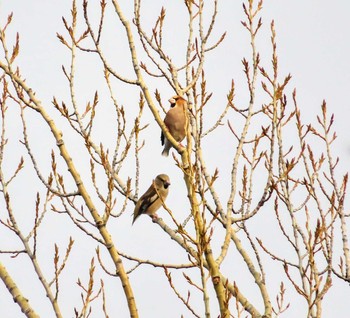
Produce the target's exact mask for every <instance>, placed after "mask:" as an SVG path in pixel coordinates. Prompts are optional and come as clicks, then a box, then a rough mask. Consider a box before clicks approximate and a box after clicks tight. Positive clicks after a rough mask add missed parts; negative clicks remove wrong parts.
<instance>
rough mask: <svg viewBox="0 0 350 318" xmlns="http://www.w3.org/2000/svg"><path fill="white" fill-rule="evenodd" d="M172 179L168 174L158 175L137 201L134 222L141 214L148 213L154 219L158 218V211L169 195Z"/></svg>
mask: <svg viewBox="0 0 350 318" xmlns="http://www.w3.org/2000/svg"><path fill="white" fill-rule="evenodd" d="M169 186H170V179H169V177H168V176H167V175H166V174H160V175H158V176H157V177H156V178H155V179H154V180H153V181H152V184H151V186H150V187H149V188H148V190H147V191H146V192H145V193H144V194H143V195H142V196H141V198H140V199H139V200H138V201H137V203H136V206H135V210H134V218H133V220H132V224H134V222H135V220H136V219H137V218H138V217H139V216H140V215H141V214H148V215H150V216H151V217H152V219H155V218H157V215H156V212H157V210H158V209H159V208H160V207H161V206H162V203H163V202H164V201H165V199H166V197H167V196H168V192H169Z"/></svg>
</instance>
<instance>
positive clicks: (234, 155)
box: [0, 0, 350, 318]
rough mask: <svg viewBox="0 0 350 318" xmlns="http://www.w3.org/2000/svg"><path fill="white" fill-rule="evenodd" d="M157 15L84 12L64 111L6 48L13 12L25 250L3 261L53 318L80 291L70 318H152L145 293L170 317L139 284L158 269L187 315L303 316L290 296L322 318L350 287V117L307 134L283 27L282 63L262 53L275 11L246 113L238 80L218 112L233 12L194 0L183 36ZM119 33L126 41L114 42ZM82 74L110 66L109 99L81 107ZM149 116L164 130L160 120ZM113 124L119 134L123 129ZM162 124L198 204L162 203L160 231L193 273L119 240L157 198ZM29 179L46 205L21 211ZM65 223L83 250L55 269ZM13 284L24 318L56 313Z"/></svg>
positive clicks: (5, 79) (326, 121) (9, 184)
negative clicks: (74, 272)
mask: <svg viewBox="0 0 350 318" xmlns="http://www.w3.org/2000/svg"><path fill="white" fill-rule="evenodd" d="M143 5H145V4H143V3H142V2H141V1H140V0H135V1H134V2H133V3H128V4H122V3H120V2H119V1H117V0H111V1H109V2H107V1H105V0H101V1H100V3H99V4H97V3H96V2H92V1H91V3H90V2H88V1H87V0H84V1H83V2H82V3H81V4H78V3H77V1H75V0H72V7H71V12H70V16H69V17H64V18H63V25H64V27H65V30H66V32H65V33H64V34H59V33H58V34H57V37H58V39H59V41H60V42H61V43H62V45H63V46H64V47H65V49H66V50H67V52H68V53H69V56H70V62H69V65H64V66H62V72H63V74H64V77H65V79H66V82H67V87H68V89H69V97H68V99H66V100H65V98H63V97H62V98H60V97H59V96H54V97H53V99H52V104H44V103H43V102H42V101H41V99H40V92H39V91H38V92H36V91H35V87H32V86H31V84H30V82H29V81H27V80H26V75H25V74H22V72H21V65H19V64H17V58H18V56H19V54H20V40H19V36H18V35H17V37H16V38H15V39H11V38H10V39H9V38H7V36H6V35H7V32H8V28H10V24H11V22H12V20H13V19H12V14H10V15H9V17H8V19H7V22H5V24H3V25H2V26H1V32H0V41H1V45H2V58H1V60H0V68H1V70H2V74H1V89H2V96H1V99H0V101H1V141H0V182H1V193H2V206H3V211H2V212H1V214H0V216H1V219H0V221H1V231H2V233H4V234H3V235H6V236H9V237H11V238H12V239H11V240H13V242H15V243H14V244H13V245H7V244H1V245H0V249H1V259H3V260H6V264H23V265H21V266H23V267H24V266H28V267H29V269H27V271H29V272H30V273H31V274H30V276H34V277H35V280H36V281H37V282H38V284H39V285H40V286H41V287H40V288H41V289H42V288H43V289H44V291H45V292H44V294H42V297H43V298H45V296H47V298H48V300H49V303H50V305H51V308H47V310H48V311H49V312H50V314H45V315H46V316H49V315H50V316H56V317H64V316H66V314H65V313H64V311H63V310H62V301H61V298H62V297H67V295H69V294H70V292H71V290H72V286H76V289H77V291H78V293H80V295H81V299H80V302H79V303H76V304H74V305H73V306H72V308H70V309H69V310H70V311H69V315H70V316H72V313H74V315H75V317H96V315H97V316H99V317H102V316H105V317H114V316H115V315H114V314H113V312H114V311H113V310H111V309H110V308H114V307H110V306H111V304H109V302H108V301H107V299H108V298H109V299H112V300H113V302H115V303H118V307H120V306H124V304H125V307H127V312H128V313H129V315H130V317H139V316H143V315H142V312H138V298H137V297H136V296H135V291H137V294H139V295H140V294H142V295H143V297H149V301H154V305H156V304H157V303H159V300H157V297H151V295H147V291H145V288H144V289H142V286H139V285H138V284H137V281H136V282H135V281H134V280H133V279H132V277H133V275H135V274H136V273H137V272H141V273H142V271H145V268H146V267H147V266H152V267H154V268H157V271H156V275H157V277H160V278H162V279H163V280H164V281H165V282H167V284H168V286H169V287H170V289H171V290H172V292H173V293H174V295H175V297H176V298H177V302H176V304H174V306H180V305H181V306H183V310H184V311H185V313H186V317H187V316H194V317H207V318H208V317H218V316H220V317H255V318H256V317H283V316H284V314H288V310H289V307H290V304H289V301H288V299H286V288H288V289H289V290H290V291H291V293H293V295H294V296H295V297H299V298H301V299H303V300H304V302H305V305H306V306H305V308H306V312H305V316H306V317H321V316H322V300H323V298H324V296H325V295H326V293H327V292H328V291H329V289H330V288H331V286H332V280H334V279H337V280H338V279H340V280H344V281H346V282H349V281H350V256H349V243H348V237H347V233H348V230H347V217H348V214H347V212H346V209H345V207H344V205H345V194H346V187H347V181H348V176H347V175H345V176H343V177H339V176H337V171H336V168H337V164H338V162H339V160H338V159H335V158H334V157H333V155H332V149H331V147H332V143H333V142H334V140H335V139H336V135H335V132H334V129H333V124H334V118H333V115H329V113H328V112H327V106H326V102H324V103H323V104H322V106H321V111H320V115H318V116H317V117H316V123H315V124H305V123H304V122H303V120H302V115H301V110H300V107H299V105H298V100H297V93H296V90H295V89H294V90H292V89H291V88H290V87H289V86H290V84H289V82H290V79H291V75H289V74H286V75H283V74H280V71H279V61H278V51H277V44H276V31H275V26H274V22H273V21H272V22H271V23H270V35H271V48H272V56H271V57H269V60H270V61H271V62H270V64H268V63H266V64H265V65H263V63H262V62H261V55H260V53H259V48H258V47H257V43H256V39H257V37H258V36H259V35H260V33H259V32H260V30H261V28H262V17H261V15H262V5H263V3H262V1H259V2H257V1H254V0H248V1H245V2H244V4H243V12H244V15H245V19H244V21H242V26H243V28H245V29H246V32H247V35H248V37H247V39H248V41H249V43H250V46H251V47H250V51H251V53H250V56H247V57H246V58H244V59H243V60H242V64H243V71H244V74H245V78H246V90H247V93H248V96H249V98H248V100H247V102H246V103H245V104H243V103H242V101H239V102H237V101H236V100H235V82H234V80H232V82H231V83H229V84H230V89H229V90H228V92H227V96H226V102H225V104H224V105H215V109H214V110H213V107H214V105H212V104H213V102H212V100H213V99H212V96H213V94H212V92H210V91H209V88H208V87H207V86H208V85H207V77H206V76H207V73H206V61H207V59H208V58H209V57H210V56H212V55H213V56H215V50H216V49H217V48H218V47H220V45H221V44H222V42H223V41H224V40H225V35H226V33H225V32H223V33H222V34H221V35H219V36H218V35H217V34H218V33H217V32H216V31H215V26H216V23H217V14H218V1H217V0H214V1H212V3H210V5H209V4H208V3H207V2H206V3H205V2H204V1H203V0H198V1H192V0H185V1H184V3H183V12H184V13H186V14H184V15H183V17H182V18H183V20H182V21H181V20H179V19H178V20H177V22H178V23H179V25H176V26H175V25H174V21H173V20H171V19H170V18H168V16H167V11H166V8H163V7H162V8H161V10H160V13H159V15H158V16H157V18H156V20H155V21H154V24H153V25H152V26H151V27H150V25H149V23H148V22H144V20H145V19H149V18H148V17H147V15H146V14H145V13H144V11H143V9H144V7H143ZM124 7H125V8H124ZM98 10H99V11H98ZM96 12H99V14H98V15H97V14H96ZM111 16H112V17H113V18H111ZM116 21H117V22H118V32H120V33H118V35H119V34H120V37H119V36H118V37H117V38H116V39H115V38H110V37H106V35H105V34H106V32H107V30H108V28H110V27H113V28H115V25H114V23H115V22H116ZM168 21H169V22H168ZM174 27H178V28H185V29H186V38H184V39H185V40H183V43H182V44H183V46H182V47H181V48H176V50H174V49H173V48H172V47H171V45H170V44H169V43H170V42H171V28H174ZM227 31H229V30H227ZM107 34H110V33H107ZM114 40H115V41H116V42H117V44H116V45H117V46H119V47H120V48H121V49H123V50H125V48H127V50H128V52H129V58H128V60H127V61H123V60H121V59H118V58H116V56H115V54H111V52H110V50H109V49H108V47H109V46H110V45H111V43H110V42H111V41H114ZM12 43H13V44H12ZM176 51H177V52H176ZM266 56H267V55H266ZM266 56H265V57H266ZM84 59H86V60H84ZM88 59H90V60H88ZM80 60H82V61H83V63H84V68H86V69H85V72H89V65H90V64H89V63H90V62H91V61H92V62H91V63H92V64H93V65H94V66H95V67H96V65H97V67H98V68H99V70H100V72H101V73H102V74H103V80H104V82H103V84H101V86H103V88H101V89H100V90H101V91H102V92H101V91H98V90H96V91H93V92H91V91H84V94H85V98H86V96H92V97H91V100H89V101H88V102H86V103H85V102H82V100H81V98H80V97H79V96H77V95H78V92H79V86H80V83H79V79H81V77H79V70H80V68H79V63H80ZM264 60H265V59H264ZM267 60H268V59H267ZM86 61H89V62H86ZM125 64H128V67H129V70H127V71H126V70H125V69H124V66H125ZM91 74H92V75H91V76H94V75H93V73H91ZM101 78H102V77H101ZM99 85H100V84H99ZM164 86H167V87H168V89H169V90H171V91H172V92H173V95H179V96H183V97H184V98H185V99H186V100H187V101H188V108H187V109H186V117H187V125H186V138H185V141H186V142H185V143H184V146H183V145H181V144H179V143H178V142H177V141H176V140H175V139H174V138H173V136H172V135H171V134H170V133H169V131H168V129H167V127H166V126H165V124H164V122H163V117H164V113H165V112H166V111H167V109H168V106H167V102H166V101H167V100H168V99H169V98H170V97H171V96H164V95H163V94H162V93H161V90H160V89H158V87H164ZM80 89H81V88H80ZM128 90H130V92H133V94H134V96H135V95H137V96H138V105H135V104H132V103H131V102H130V104H127V105H123V103H122V102H121V100H123V97H122V94H121V91H128ZM257 96H259V98H258V97H257ZM124 101H125V99H124ZM101 104H103V105H101ZM14 109H16V110H15V111H14ZM149 110H150V111H151V112H149ZM149 113H151V114H152V117H151V118H152V119H154V121H152V122H151V123H149V122H147V120H145V118H147V114H149ZM13 114H15V120H16V122H18V123H19V124H20V127H21V129H20V135H21V137H20V142H19V143H17V141H16V139H15V138H16V134H19V130H17V131H16V132H13V131H12V130H11V129H9V125H10V124H11V121H12V120H14V119H12V117H13V116H14V115H13ZM212 114H215V116H216V118H215V120H213V115H212ZM208 116H209V117H210V120H208V118H209V117H208ZM110 118H113V125H112V126H111V127H109V126H108V127H107V126H106V125H107V124H106V123H108V122H109V119H110ZM32 120H35V121H39V123H40V129H41V131H42V133H43V134H45V135H48V136H49V138H50V146H49V147H48V148H47V149H44V150H45V151H44V153H43V154H42V153H41V150H42V149H40V151H39V149H38V147H37V144H38V142H39V143H40V141H38V140H35V139H33V137H32V134H33V131H35V129H38V128H37V127H36V126H35V125H33V124H32V122H31V121H32ZM151 125H152V126H156V125H157V126H159V127H158V130H159V132H160V131H162V132H163V133H164V135H165V136H166V138H167V139H168V140H170V142H171V143H172V144H173V147H174V150H173V152H172V156H171V157H170V158H168V159H164V160H168V161H169V164H170V165H172V166H173V167H174V168H175V170H174V171H175V173H176V174H178V175H182V177H183V184H181V185H172V188H171V191H176V188H179V187H183V188H185V189H186V190H185V192H186V195H185V196H183V197H178V198H177V200H178V201H179V202H181V203H179V206H177V207H173V206H170V205H168V204H167V203H166V202H162V204H163V208H164V210H166V213H167V214H166V217H165V219H166V220H163V219H162V218H160V217H158V218H154V219H153V222H154V224H152V226H153V227H159V228H160V229H162V230H163V236H164V237H170V238H171V239H172V240H173V241H174V242H175V243H176V244H177V245H178V249H179V250H180V251H182V253H184V254H185V255H186V258H187V261H186V262H182V261H181V260H179V261H178V262H176V263H165V262H159V261H157V260H156V259H143V258H142V257H141V256H138V255H131V254H130V253H129V252H124V251H123V248H121V247H120V246H125V243H124V242H123V240H121V239H120V238H119V239H117V238H116V237H117V236H116V235H112V234H113V233H114V229H115V228H117V227H118V226H125V225H126V222H128V226H129V223H130V220H131V219H130V218H123V216H124V215H125V214H130V211H132V210H133V207H134V204H135V203H136V202H137V200H138V197H139V192H140V191H142V189H139V184H140V179H142V174H143V172H144V171H145V169H146V168H147V165H152V164H153V163H152V162H148V163H147V164H144V161H145V156H146V155H147V151H148V150H147V149H149V148H147V147H146V146H147V145H148V143H150V142H151V141H150V139H151V138H153V139H154V136H150V134H149V129H150V126H151ZM223 127H225V130H223V129H222V128H223ZM223 131H224V133H223ZM222 134H224V138H225V139H226V140H229V142H230V144H232V145H233V146H232V147H227V149H222V148H221V146H220V144H219V143H217V142H216V140H218V138H222ZM156 139H157V141H158V137H157V138H156ZM208 140H209V141H208ZM18 146H20V148H19V149H20V150H18ZM16 147H17V148H16ZM42 147H44V146H42ZM40 148H41V147H40ZM214 152H222V155H221V157H222V158H224V159H225V160H222V161H221V162H215V164H213V162H212V161H211V157H212V156H213V153H214ZM160 153H161V148H160V146H159V154H158V153H156V154H155V153H152V158H153V159H152V160H154V161H155V162H156V160H157V159H155V157H157V156H160ZM14 162H16V163H15V164H14ZM48 162H50V164H48ZM222 171H224V172H225V173H223V172H222ZM23 175H25V176H26V177H27V178H30V180H32V185H27V188H28V189H27V190H26V192H27V191H28V194H30V195H33V197H31V198H32V199H31V200H32V202H35V203H34V205H33V206H32V207H29V206H23V205H22V206H21V205H19V203H18V202H19V201H20V200H21V194H20V193H19V190H18V188H17V189H16V185H20V184H21V182H23ZM170 179H171V176H170ZM180 206H181V209H183V207H187V208H186V211H185V214H186V215H188V217H187V218H186V219H180V218H179V217H178V215H179V213H176V212H178V211H177V210H178V209H179V207H180ZM23 210H26V212H25V213H26V216H25V217H24V219H23V213H22V211H23ZM4 211H6V214H5V213H4ZM62 218H64V220H65V223H64V224H69V227H70V228H71V229H72V233H74V235H73V236H74V237H72V236H71V235H69V234H67V233H65V232H64V231H63V230H62V232H61V236H62V238H64V239H65V241H66V246H65V247H64V248H65V252H62V246H61V245H62V243H57V242H55V241H52V246H53V247H54V248H53V251H52V254H51V255H50V256H49V257H47V255H46V256H45V255H44V253H42V252H41V249H40V246H41V245H42V244H43V240H45V239H44V235H43V232H44V231H46V230H45V229H49V228H50V227H49V224H51V226H52V225H55V224H57V226H59V224H61V223H60V222H61V220H62ZM23 220H25V221H23ZM67 221H68V222H67ZM138 222H140V221H138ZM256 224H261V225H262V226H259V227H256ZM271 232H273V233H274V237H275V240H273V239H272V240H271V236H270V235H271ZM79 240H82V241H83V242H89V244H88V243H86V244H87V245H86V246H88V247H89V248H91V249H92V251H91V252H92V253H93V254H94V256H93V257H92V259H91V261H90V262H89V263H84V264H81V265H82V266H84V268H86V273H85V274H83V273H81V276H82V277H81V278H79V279H78V281H77V284H76V285H74V283H75V282H74V278H72V277H70V278H69V282H68V283H67V282H66V280H67V278H66V276H65V273H67V272H68V271H69V268H72V267H74V265H73V264H72V263H70V259H72V258H75V259H76V260H79V259H80V257H81V256H80V253H82V246H84V243H83V244H82V243H76V241H79ZM126 240H129V239H126ZM169 241H170V240H169ZM277 242H278V244H276V243H277ZM76 244H78V245H79V244H80V245H79V246H80V247H78V248H75V245H76ZM139 244H142V242H141V243H139ZM126 246H127V245H126ZM339 246H342V248H341V249H339V248H337V247H339ZM124 248H125V247H124ZM9 257H10V258H11V260H9ZM339 259H340V261H338V260H339ZM28 261H29V263H30V265H28V264H29V263H28ZM272 261H273V262H272ZM238 264H240V265H238ZM10 266H11V265H10ZM239 266H243V267H244V270H245V271H246V272H247V273H248V277H250V278H249V280H248V279H247V281H246V282H245V283H242V282H241V281H240V275H241V273H240V269H239V268H240V267H239ZM96 272H98V274H96ZM275 272H278V273H279V274H280V276H279V277H278V278H276V277H275V280H276V281H279V282H280V285H279V286H280V288H279V289H277V290H276V289H275V287H273V286H272V285H271V284H270V282H271V277H274V275H276V274H275ZM0 276H1V279H2V281H3V282H4V283H5V286H6V288H7V290H8V291H9V293H10V294H11V295H12V297H13V300H14V301H15V302H16V303H17V304H18V305H19V307H20V309H21V310H22V312H23V314H24V315H26V316H28V317H38V316H39V312H40V310H42V309H41V308H40V307H36V306H33V305H31V302H29V301H28V299H27V298H26V297H28V298H30V299H32V297H34V296H32V295H27V294H24V293H23V292H22V291H21V288H20V287H19V285H18V284H17V283H16V272H15V271H12V270H11V268H8V266H7V267H5V266H4V265H3V262H1V263H0ZM72 280H73V281H72ZM119 283H120V284H119ZM184 286H185V287H184ZM256 287H257V288H256ZM113 288H117V289H118V290H119V291H122V293H123V294H124V296H125V297H124V299H125V302H123V301H121V300H120V299H118V297H117V296H115V297H114V296H113V295H112V293H111V292H110V290H112V289H113ZM184 289H186V290H187V292H184ZM249 289H251V290H255V295H254V296H251V293H247V290H249ZM293 289H294V292H293ZM142 290H143V292H142ZM247 294H249V296H248V295H247ZM65 295H66V296H65ZM276 295H277V296H276ZM38 297H39V296H38ZM39 298H40V297H39ZM199 300H201V301H199ZM4 308H5V307H4ZM4 310H5V311H6V308H5V309H4ZM169 311H170V309H169ZM168 316H169V313H165V314H164V317H168Z"/></svg>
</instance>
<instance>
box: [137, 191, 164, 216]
mask: <svg viewBox="0 0 350 318" xmlns="http://www.w3.org/2000/svg"><path fill="white" fill-rule="evenodd" d="M158 198H159V197H158V194H157V191H156V190H155V188H154V186H153V184H152V185H151V186H150V187H149V188H148V190H147V191H146V193H145V194H144V195H143V196H142V197H141V200H142V204H141V206H140V210H139V213H138V214H142V213H146V212H147V210H148V209H149V207H150V206H151V205H152V204H153V203H154V202H155V201H156V200H157V199H158Z"/></svg>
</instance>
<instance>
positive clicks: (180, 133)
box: [160, 95, 187, 157]
mask: <svg viewBox="0 0 350 318" xmlns="http://www.w3.org/2000/svg"><path fill="white" fill-rule="evenodd" d="M169 102H170V104H171V107H172V108H170V109H169V110H168V112H167V113H166V115H165V118H164V124H165V126H166V127H167V128H168V130H169V132H170V134H171V135H172V136H173V137H174V139H175V140H176V141H177V142H179V143H180V142H181V141H182V140H184V138H185V136H186V120H187V115H186V106H187V101H186V100H185V99H184V98H182V97H181V96H178V95H176V96H174V97H172V98H170V99H169ZM160 139H161V141H162V145H164V149H163V152H162V155H163V156H165V157H168V156H169V150H170V149H171V147H172V144H171V142H170V141H169V140H168V139H167V138H166V137H165V136H164V133H163V132H162V135H161V137H160Z"/></svg>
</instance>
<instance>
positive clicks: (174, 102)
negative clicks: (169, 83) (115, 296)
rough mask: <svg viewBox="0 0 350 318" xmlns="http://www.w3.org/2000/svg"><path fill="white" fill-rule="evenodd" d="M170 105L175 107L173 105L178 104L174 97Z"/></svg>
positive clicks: (170, 100)
mask: <svg viewBox="0 0 350 318" xmlns="http://www.w3.org/2000/svg"><path fill="white" fill-rule="evenodd" d="M169 103H170V105H171V107H174V106H173V105H175V104H176V99H175V98H174V97H172V98H170V99H169Z"/></svg>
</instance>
